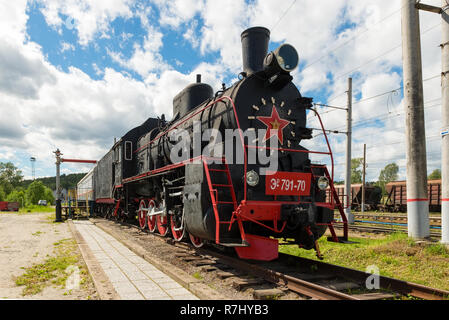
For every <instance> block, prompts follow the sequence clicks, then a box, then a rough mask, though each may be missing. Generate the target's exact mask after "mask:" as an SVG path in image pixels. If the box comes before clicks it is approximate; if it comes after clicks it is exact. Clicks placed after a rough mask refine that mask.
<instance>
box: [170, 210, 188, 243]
mask: <svg viewBox="0 0 449 320" xmlns="http://www.w3.org/2000/svg"><path fill="white" fill-rule="evenodd" d="M170 227H171V234H172V236H173V239H175V241H181V240H182V239H183V238H184V234H185V228H184V226H183V223H182V217H180V216H178V215H174V214H172V215H170Z"/></svg>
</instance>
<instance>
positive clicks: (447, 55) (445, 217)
mask: <svg viewBox="0 0 449 320" xmlns="http://www.w3.org/2000/svg"><path fill="white" fill-rule="evenodd" d="M448 2H449V1H447V0H442V1H441V4H442V5H441V7H442V12H441V18H442V20H441V21H442V22H441V23H442V28H441V30H442V41H441V49H442V51H441V67H442V72H441V96H442V105H441V109H442V110H441V111H442V118H441V119H442V131H441V136H442V137H441V138H442V141H441V148H442V150H441V169H442V170H441V178H442V179H441V184H442V190H441V195H442V199H441V242H442V243H445V244H449V3H448Z"/></svg>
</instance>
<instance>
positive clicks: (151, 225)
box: [147, 200, 156, 232]
mask: <svg viewBox="0 0 449 320" xmlns="http://www.w3.org/2000/svg"><path fill="white" fill-rule="evenodd" d="M155 207H156V204H155V203H154V201H153V200H150V202H148V211H147V224H148V229H149V230H150V232H154V231H155V230H156V216H154V215H152V213H154V208H155Z"/></svg>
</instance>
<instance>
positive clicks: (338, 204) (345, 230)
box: [311, 164, 349, 242]
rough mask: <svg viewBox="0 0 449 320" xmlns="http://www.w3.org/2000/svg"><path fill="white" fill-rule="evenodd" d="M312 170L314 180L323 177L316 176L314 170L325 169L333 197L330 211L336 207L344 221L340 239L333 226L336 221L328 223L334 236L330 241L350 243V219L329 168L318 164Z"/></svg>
mask: <svg viewBox="0 0 449 320" xmlns="http://www.w3.org/2000/svg"><path fill="white" fill-rule="evenodd" d="M311 168H312V175H313V177H314V178H318V177H320V176H321V175H319V174H318V175H316V174H314V170H313V169H315V168H316V169H318V168H319V169H323V170H324V174H325V176H326V178H327V179H328V181H329V189H330V192H331V197H330V198H331V203H330V204H329V208H330V209H334V208H335V207H336V208H337V209H338V211H339V213H340V216H341V218H342V221H343V237H338V236H337V234H336V232H335V228H334V225H333V222H334V221H332V222H330V223H327V226H328V228H329V231H330V232H331V235H332V236H331V237H329V238H328V241H332V242H347V241H348V231H349V230H348V219H347V217H346V214H345V212H344V210H343V204H342V203H341V201H340V198H339V196H338V193H337V190H336V189H335V186H334V182H333V181H332V179H331V176H330V174H329V171H328V170H327V167H326V166H325V165H317V164H315V165H312V166H311ZM332 199H334V201H335V205H334V204H333V201H332Z"/></svg>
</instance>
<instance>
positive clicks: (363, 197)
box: [362, 144, 366, 214]
mask: <svg viewBox="0 0 449 320" xmlns="http://www.w3.org/2000/svg"><path fill="white" fill-rule="evenodd" d="M365 176H366V144H363V180H362V214H363V213H365Z"/></svg>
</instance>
